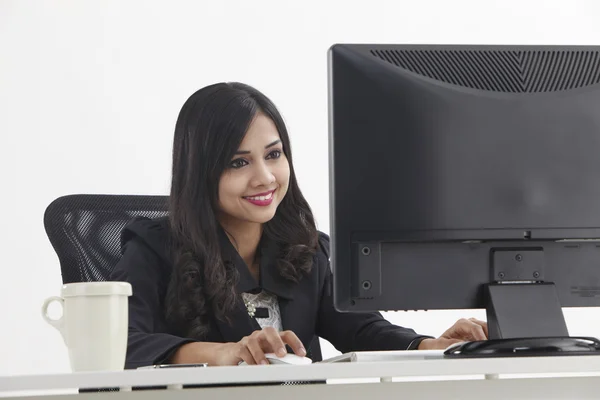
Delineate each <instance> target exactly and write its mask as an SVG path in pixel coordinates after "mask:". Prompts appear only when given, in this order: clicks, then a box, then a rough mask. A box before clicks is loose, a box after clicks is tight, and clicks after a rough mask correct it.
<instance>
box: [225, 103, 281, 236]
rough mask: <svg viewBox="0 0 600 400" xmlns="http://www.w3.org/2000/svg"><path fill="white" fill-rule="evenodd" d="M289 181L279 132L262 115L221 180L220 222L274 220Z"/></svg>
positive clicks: (259, 115) (258, 117) (257, 119)
mask: <svg viewBox="0 0 600 400" xmlns="http://www.w3.org/2000/svg"><path fill="white" fill-rule="evenodd" d="M289 180H290V166H289V163H288V160H287V158H286V156H285V153H284V152H283V145H282V143H281V139H280V137H279V132H278V131H277V128H276V127H275V124H274V123H273V121H272V120H271V119H270V118H269V117H267V116H266V115H264V114H262V113H258V114H257V115H256V117H255V118H254V120H253V121H252V123H251V124H250V126H249V128H248V131H247V132H246V135H245V136H244V139H243V140H242V143H241V144H240V147H239V149H238V150H237V152H236V154H235V155H234V157H233V159H232V160H231V162H230V163H229V166H228V168H227V169H225V171H224V172H223V174H222V175H221V178H220V180H219V194H218V196H219V200H218V201H219V203H218V204H219V219H220V220H221V221H222V222H225V221H227V225H231V224H239V223H260V224H263V223H265V222H268V221H270V220H271V219H272V218H273V217H274V216H275V211H277V207H278V206H279V204H280V203H281V201H282V200H283V198H284V197H285V194H286V193H287V190H288V184H289Z"/></svg>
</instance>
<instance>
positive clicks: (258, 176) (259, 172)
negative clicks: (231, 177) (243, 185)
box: [254, 163, 275, 186]
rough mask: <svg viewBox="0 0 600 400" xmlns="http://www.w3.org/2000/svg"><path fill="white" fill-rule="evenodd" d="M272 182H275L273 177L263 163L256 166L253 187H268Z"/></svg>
mask: <svg viewBox="0 0 600 400" xmlns="http://www.w3.org/2000/svg"><path fill="white" fill-rule="evenodd" d="M273 182H275V175H274V174H273V172H272V171H271V169H270V168H269V166H267V165H266V164H264V163H260V164H258V165H257V166H256V170H255V174H254V184H255V186H261V185H270V184H271V183H273Z"/></svg>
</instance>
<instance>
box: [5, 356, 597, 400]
mask: <svg viewBox="0 0 600 400" xmlns="http://www.w3.org/2000/svg"><path fill="white" fill-rule="evenodd" d="M392 378H393V379H392ZM311 380H327V381H328V384H313V385H292V386H289V385H284V386H282V385H266V383H269V382H271V383H272V382H282V381H311ZM257 382H263V383H265V384H264V385H253V386H234V387H219V388H215V387H211V388H194V389H191V388H184V389H181V386H182V385H192V384H195V385H199V384H200V385H214V384H220V385H225V386H226V385H236V384H238V385H239V384H245V383H251V384H256V383H257ZM150 385H151V386H168V387H169V388H168V389H157V390H143V391H128V390H131V387H132V386H135V387H140V386H150ZM99 387H122V388H123V390H124V391H120V392H101V393H80V394H78V393H76V388H99ZM57 390H63V391H65V392H67V393H68V392H69V391H70V392H72V394H64V395H55V394H53V395H49V394H48V393H49V392H52V391H53V392H54V393H56V391H57ZM31 391H39V393H37V394H36V397H37V396H39V397H41V398H45V399H46V400H50V399H52V400H66V399H71V400H84V399H85V400H87V399H97V400H111V399H132V400H133V399H140V400H141V399H144V400H146V399H148V400H153V399H164V398H169V399H174V400H183V399H194V400H198V399H199V398H201V397H200V396H206V397H204V398H210V399H211V400H212V399H236V400H238V399H240V398H244V400H246V399H260V400H264V399H265V398H273V397H274V396H279V397H282V396H285V399H286V400H288V399H290V400H291V399H302V400H307V399H310V400H312V399H316V398H335V397H338V396H341V397H343V398H344V399H361V400H365V399H366V400H374V399H386V400H389V399H390V398H397V397H398V396H399V395H401V396H402V397H403V398H410V399H433V398H436V399H438V398H448V399H477V400H482V399H485V400H488V399H490V400H491V399H592V398H595V399H597V398H600V356H583V357H532V358H496V359H464V360H447V359H406V360H401V361H390V362H360V363H339V364H313V365H303V366H287V365H271V366H264V367H259V366H245V367H211V368H185V369H183V368H180V369H167V370H132V371H122V372H100V373H76V374H58V375H31V376H12V377H0V397H7V396H15V395H19V393H21V394H25V393H27V394H30V393H31Z"/></svg>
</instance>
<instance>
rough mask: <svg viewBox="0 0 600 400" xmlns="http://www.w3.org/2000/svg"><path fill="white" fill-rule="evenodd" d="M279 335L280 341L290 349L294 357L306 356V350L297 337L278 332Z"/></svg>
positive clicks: (289, 332) (288, 332)
mask: <svg viewBox="0 0 600 400" xmlns="http://www.w3.org/2000/svg"><path fill="white" fill-rule="evenodd" d="M279 335H280V336H281V339H282V340H283V341H284V342H285V343H286V344H288V345H289V346H290V347H291V348H292V350H293V351H294V353H295V354H296V355H299V356H301V357H304V356H306V349H305V348H304V345H303V344H302V341H301V340H300V339H298V336H296V334H295V333H294V332H292V331H283V332H280V333H279Z"/></svg>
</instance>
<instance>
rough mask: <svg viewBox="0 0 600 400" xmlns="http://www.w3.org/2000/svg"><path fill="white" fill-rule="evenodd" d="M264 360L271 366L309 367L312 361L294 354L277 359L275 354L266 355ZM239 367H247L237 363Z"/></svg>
mask: <svg viewBox="0 0 600 400" xmlns="http://www.w3.org/2000/svg"><path fill="white" fill-rule="evenodd" d="M265 358H266V359H267V361H268V362H269V364H272V365H309V364H312V360H311V359H310V358H308V357H301V356H298V355H296V354H290V353H288V354H286V355H285V356H283V357H278V356H277V355H275V353H266V354H265ZM239 365H248V364H246V362H245V361H242V362H240V363H239Z"/></svg>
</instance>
